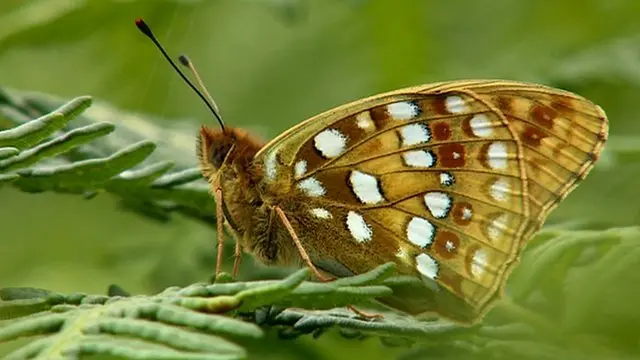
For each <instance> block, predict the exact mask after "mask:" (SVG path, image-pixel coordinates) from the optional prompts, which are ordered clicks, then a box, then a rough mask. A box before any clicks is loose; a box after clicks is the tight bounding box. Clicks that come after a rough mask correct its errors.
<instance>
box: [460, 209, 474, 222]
mask: <svg viewBox="0 0 640 360" xmlns="http://www.w3.org/2000/svg"><path fill="white" fill-rule="evenodd" d="M471 216H473V211H471V209H469V208H468V207H464V208H463V209H462V219H463V220H469V219H471Z"/></svg>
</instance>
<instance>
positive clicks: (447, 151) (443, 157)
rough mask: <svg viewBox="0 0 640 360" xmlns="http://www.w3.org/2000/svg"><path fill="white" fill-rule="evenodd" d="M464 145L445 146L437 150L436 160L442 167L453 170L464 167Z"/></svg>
mask: <svg viewBox="0 0 640 360" xmlns="http://www.w3.org/2000/svg"><path fill="white" fill-rule="evenodd" d="M464 154H465V153H464V145H462V144H446V145H442V146H440V147H439V148H438V159H439V160H440V164H441V165H442V166H444V167H448V168H455V167H461V166H464V163H465V159H464V156H465V155H464Z"/></svg>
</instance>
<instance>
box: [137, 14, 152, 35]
mask: <svg viewBox="0 0 640 360" xmlns="http://www.w3.org/2000/svg"><path fill="white" fill-rule="evenodd" d="M136 27H137V28H138V29H139V30H140V31H142V33H143V34H145V35H147V36H148V37H153V33H151V28H149V26H148V25H147V23H146V22H144V20H143V19H142V18H137V19H136Z"/></svg>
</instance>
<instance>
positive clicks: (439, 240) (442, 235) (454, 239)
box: [431, 230, 460, 259]
mask: <svg viewBox="0 0 640 360" xmlns="http://www.w3.org/2000/svg"><path fill="white" fill-rule="evenodd" d="M459 247H460V238H459V237H458V235H456V234H454V233H452V232H451V231H447V230H441V231H438V234H437V235H436V238H435V240H434V242H433V245H431V249H432V250H433V251H435V253H436V254H438V256H440V257H441V258H443V259H451V258H453V257H455V256H456V254H457V253H458V248H459Z"/></svg>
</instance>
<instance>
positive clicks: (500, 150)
mask: <svg viewBox="0 0 640 360" xmlns="http://www.w3.org/2000/svg"><path fill="white" fill-rule="evenodd" d="M508 156H509V153H508V152H507V145H506V144H505V143H503V142H494V143H492V144H491V145H489V148H488V149H487V162H488V163H489V166H491V168H492V169H495V170H504V169H506V168H507V158H508Z"/></svg>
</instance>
